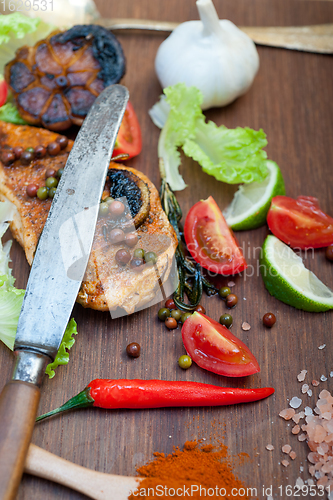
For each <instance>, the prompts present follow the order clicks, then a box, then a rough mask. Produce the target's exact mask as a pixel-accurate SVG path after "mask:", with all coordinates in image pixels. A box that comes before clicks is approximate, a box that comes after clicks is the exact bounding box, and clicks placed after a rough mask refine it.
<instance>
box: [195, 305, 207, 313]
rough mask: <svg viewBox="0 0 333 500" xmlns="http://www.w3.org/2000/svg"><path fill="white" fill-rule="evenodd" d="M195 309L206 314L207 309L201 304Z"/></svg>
mask: <svg viewBox="0 0 333 500" xmlns="http://www.w3.org/2000/svg"><path fill="white" fill-rule="evenodd" d="M195 310H196V311H197V312H198V313H201V314H206V309H205V308H204V307H203V306H202V305H201V304H199V305H198V306H197V307H196V308H195Z"/></svg>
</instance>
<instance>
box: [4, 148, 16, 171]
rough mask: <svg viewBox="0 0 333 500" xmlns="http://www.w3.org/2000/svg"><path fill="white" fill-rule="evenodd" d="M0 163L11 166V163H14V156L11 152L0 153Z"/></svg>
mask: <svg viewBox="0 0 333 500" xmlns="http://www.w3.org/2000/svg"><path fill="white" fill-rule="evenodd" d="M1 161H2V163H3V164H4V165H5V166H6V167H8V166H9V165H11V164H12V163H14V161H15V154H14V152H13V151H10V150H8V151H2V153H1Z"/></svg>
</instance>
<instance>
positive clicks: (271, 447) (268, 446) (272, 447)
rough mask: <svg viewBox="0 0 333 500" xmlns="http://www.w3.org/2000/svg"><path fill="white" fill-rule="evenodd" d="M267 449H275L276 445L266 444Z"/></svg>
mask: <svg viewBox="0 0 333 500" xmlns="http://www.w3.org/2000/svg"><path fill="white" fill-rule="evenodd" d="M266 450H268V451H273V450H274V446H273V445H272V444H266Z"/></svg>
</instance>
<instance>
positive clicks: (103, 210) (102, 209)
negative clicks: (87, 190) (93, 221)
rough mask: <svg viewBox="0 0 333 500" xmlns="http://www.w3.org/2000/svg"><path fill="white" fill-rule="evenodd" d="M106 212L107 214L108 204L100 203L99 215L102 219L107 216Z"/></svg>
mask: <svg viewBox="0 0 333 500" xmlns="http://www.w3.org/2000/svg"><path fill="white" fill-rule="evenodd" d="M108 212H109V207H108V204H107V203H104V201H102V203H100V204H99V215H101V216H102V217H104V216H105V215H107V213H108Z"/></svg>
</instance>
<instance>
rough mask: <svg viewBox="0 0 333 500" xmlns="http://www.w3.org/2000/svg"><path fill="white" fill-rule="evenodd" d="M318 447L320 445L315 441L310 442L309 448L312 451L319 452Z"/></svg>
mask: <svg viewBox="0 0 333 500" xmlns="http://www.w3.org/2000/svg"><path fill="white" fill-rule="evenodd" d="M318 446H319V445H318V444H317V443H315V442H314V441H308V447H309V448H310V450H311V451H317V448H318Z"/></svg>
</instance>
